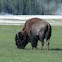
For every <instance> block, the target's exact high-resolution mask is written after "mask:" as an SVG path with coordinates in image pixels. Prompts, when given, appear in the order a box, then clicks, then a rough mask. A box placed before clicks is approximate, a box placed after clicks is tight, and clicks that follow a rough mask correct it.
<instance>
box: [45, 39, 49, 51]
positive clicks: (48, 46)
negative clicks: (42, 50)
mask: <svg viewBox="0 0 62 62" xmlns="http://www.w3.org/2000/svg"><path fill="white" fill-rule="evenodd" d="M46 41H47V50H49V42H50V40H49V39H48V40H46Z"/></svg>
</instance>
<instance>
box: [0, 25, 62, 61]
mask: <svg viewBox="0 0 62 62" xmlns="http://www.w3.org/2000/svg"><path fill="white" fill-rule="evenodd" d="M22 27H23V26H20V25H19V26H10V25H9V26H6V25H0V62H62V26H53V27H52V29H53V31H52V37H51V41H50V50H49V51H47V50H46V47H47V45H46V41H45V45H44V47H43V50H40V48H41V43H40V42H38V50H36V49H33V50H32V49H31V44H30V43H29V44H28V45H27V46H26V48H25V49H24V50H22V49H18V48H17V47H16V45H15V41H14V38H15V34H16V33H17V32H19V31H21V30H22Z"/></svg>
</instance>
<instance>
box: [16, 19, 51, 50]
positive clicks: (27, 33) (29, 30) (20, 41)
mask: <svg viewBox="0 0 62 62" xmlns="http://www.w3.org/2000/svg"><path fill="white" fill-rule="evenodd" d="M51 31H52V29H51V25H50V24H49V23H48V22H46V21H44V20H42V19H39V18H32V19H29V20H27V21H26V22H25V24H24V27H23V29H22V31H21V32H18V33H17V34H16V36H15V43H16V45H17V47H18V48H20V49H24V48H25V46H26V45H27V44H28V43H29V42H31V46H32V49H33V48H34V47H35V48H37V43H38V40H40V41H41V44H42V46H41V49H42V48H43V46H44V39H46V41H47V50H48V49H49V41H50V37H51Z"/></svg>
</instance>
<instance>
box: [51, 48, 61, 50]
mask: <svg viewBox="0 0 62 62" xmlns="http://www.w3.org/2000/svg"><path fill="white" fill-rule="evenodd" d="M50 50H54V51H62V49H60V48H53V49H50Z"/></svg>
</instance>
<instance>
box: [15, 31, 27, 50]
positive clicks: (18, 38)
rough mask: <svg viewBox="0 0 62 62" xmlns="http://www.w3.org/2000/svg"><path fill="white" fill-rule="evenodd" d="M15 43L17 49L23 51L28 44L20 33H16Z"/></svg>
mask: <svg viewBox="0 0 62 62" xmlns="http://www.w3.org/2000/svg"><path fill="white" fill-rule="evenodd" d="M15 43H16V45H17V47H18V48H20V49H24V48H25V46H26V45H27V43H28V42H27V39H26V36H24V35H22V33H21V32H18V33H17V34H16V36H15Z"/></svg>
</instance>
